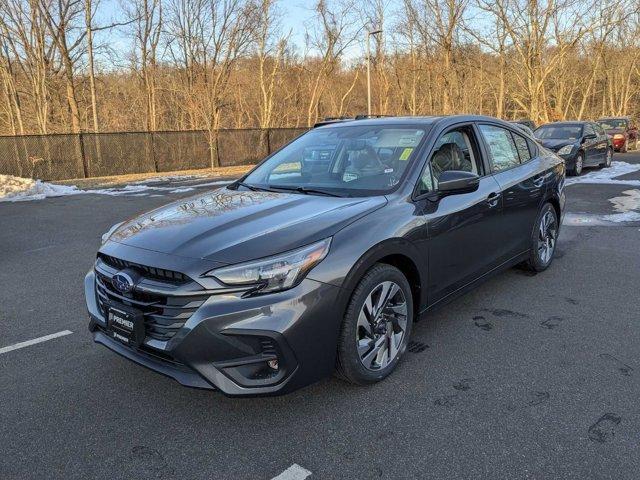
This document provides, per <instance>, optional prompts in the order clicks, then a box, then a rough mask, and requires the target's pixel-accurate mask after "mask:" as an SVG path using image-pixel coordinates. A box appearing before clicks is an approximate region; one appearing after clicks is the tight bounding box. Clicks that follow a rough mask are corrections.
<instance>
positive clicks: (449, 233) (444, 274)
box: [417, 125, 502, 304]
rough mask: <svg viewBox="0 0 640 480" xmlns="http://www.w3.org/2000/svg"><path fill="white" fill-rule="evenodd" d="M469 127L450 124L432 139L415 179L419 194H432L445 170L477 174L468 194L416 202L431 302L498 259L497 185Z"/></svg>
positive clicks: (483, 271)
mask: <svg viewBox="0 0 640 480" xmlns="http://www.w3.org/2000/svg"><path fill="white" fill-rule="evenodd" d="M478 145H479V143H478V141H477V138H476V133H475V130H474V128H473V126H472V125H465V126H460V127H456V128H454V129H453V130H449V131H448V132H446V133H444V134H443V135H442V136H441V137H440V138H439V139H438V141H437V142H436V145H435V147H434V151H433V153H432V155H431V158H430V159H429V162H428V163H427V164H426V167H425V170H424V172H423V173H422V177H421V181H420V186H419V189H420V193H425V192H435V191H437V188H438V179H439V177H440V175H441V174H442V172H444V171H446V170H462V171H468V172H473V173H476V174H478V175H480V176H481V179H480V185H479V187H478V189H477V190H476V191H474V192H469V193H461V194H455V195H447V196H444V197H438V196H434V197H432V198H425V199H422V200H419V201H418V205H417V207H418V213H419V214H420V215H421V216H423V218H424V220H425V221H426V226H427V228H426V236H425V238H423V248H424V249H426V250H427V251H428V259H429V273H428V278H429V285H428V290H427V292H428V295H429V299H428V301H429V303H430V304H433V303H435V302H437V301H439V300H441V299H443V298H444V297H446V296H447V295H449V294H451V293H453V292H454V291H456V290H458V289H459V288H461V287H463V286H465V285H466V284H468V283H470V282H472V281H473V280H475V279H477V278H478V277H480V276H481V275H482V274H484V273H486V272H488V271H489V270H491V269H492V268H493V267H494V266H495V265H496V264H497V263H498V260H499V254H500V252H499V250H500V249H499V248H497V246H496V238H495V231H496V230H499V229H500V224H501V222H502V215H501V214H502V198H501V195H500V186H499V185H498V183H497V182H496V180H495V179H494V178H493V176H491V175H489V174H488V173H487V172H486V169H485V164H484V162H483V161H482V158H481V151H480V149H479V147H478Z"/></svg>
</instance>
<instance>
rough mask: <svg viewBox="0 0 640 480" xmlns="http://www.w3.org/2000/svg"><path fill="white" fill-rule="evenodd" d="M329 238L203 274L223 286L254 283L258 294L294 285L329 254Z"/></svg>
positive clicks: (250, 284) (251, 284)
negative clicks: (213, 278)
mask: <svg viewBox="0 0 640 480" xmlns="http://www.w3.org/2000/svg"><path fill="white" fill-rule="evenodd" d="M330 245H331V238H326V239H324V240H321V241H319V242H316V243H314V244H312V245H307V246H306V247H302V248H298V249H297V250H292V251H290V252H286V253H282V254H279V255H275V256H273V257H267V258H263V259H261V260H254V261H252V262H247V263H241V264H239V265H233V266H231V267H224V268H217V269H215V270H211V271H210V272H207V273H205V276H207V277H215V278H216V279H217V280H219V281H221V282H222V283H224V284H226V285H234V286H242V285H247V286H253V285H255V287H256V289H257V290H258V291H259V292H260V293H266V292H277V291H280V290H286V289H288V288H291V287H294V286H296V285H297V284H298V283H300V282H301V281H302V279H303V278H304V277H305V275H306V274H307V273H308V272H309V270H311V269H312V268H313V267H315V266H316V265H317V264H318V263H320V262H321V261H322V259H323V258H324V257H326V256H327V253H329V246H330Z"/></svg>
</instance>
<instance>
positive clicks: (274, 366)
mask: <svg viewBox="0 0 640 480" xmlns="http://www.w3.org/2000/svg"><path fill="white" fill-rule="evenodd" d="M267 365H269V368H270V369H271V370H278V360H269V361H268V362H267Z"/></svg>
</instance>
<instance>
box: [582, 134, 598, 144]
mask: <svg viewBox="0 0 640 480" xmlns="http://www.w3.org/2000/svg"><path fill="white" fill-rule="evenodd" d="M594 138H596V135H595V134H594V133H589V134H587V135H585V136H584V137H582V141H583V142H586V141H587V140H593V139H594Z"/></svg>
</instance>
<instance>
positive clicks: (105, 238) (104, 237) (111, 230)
mask: <svg viewBox="0 0 640 480" xmlns="http://www.w3.org/2000/svg"><path fill="white" fill-rule="evenodd" d="M123 223H124V222H120V223H116V224H115V225H112V226H111V228H110V229H109V230H107V233H105V234H103V235H102V243H105V242H106V241H107V240H109V237H110V236H111V234H112V233H113V232H115V231H116V230H117V229H118V227H119V226H120V225H122V224H123Z"/></svg>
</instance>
